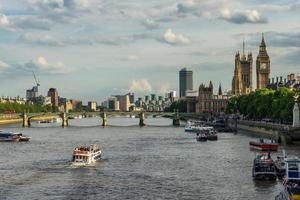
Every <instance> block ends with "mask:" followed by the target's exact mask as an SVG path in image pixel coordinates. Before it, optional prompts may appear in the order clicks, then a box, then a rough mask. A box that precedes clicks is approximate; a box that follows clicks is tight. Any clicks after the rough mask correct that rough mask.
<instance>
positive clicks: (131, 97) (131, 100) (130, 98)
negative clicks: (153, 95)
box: [128, 93, 134, 104]
mask: <svg viewBox="0 0 300 200" xmlns="http://www.w3.org/2000/svg"><path fill="white" fill-rule="evenodd" d="M128 96H129V101H130V104H134V93H128Z"/></svg>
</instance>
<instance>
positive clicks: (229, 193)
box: [0, 118, 299, 200]
mask: <svg viewBox="0 0 300 200" xmlns="http://www.w3.org/2000/svg"><path fill="white" fill-rule="evenodd" d="M138 121H139V119H138V118H136V119H131V118H109V119H108V122H109V124H111V125H113V126H112V127H108V128H102V127H101V126H100V125H101V118H86V119H75V120H70V125H71V126H70V127H69V128H65V129H63V128H61V127H60V124H43V125H41V124H33V128H28V129H22V128H20V127H19V126H16V125H13V126H11V127H6V128H5V127H2V128H3V129H7V130H13V131H22V132H24V134H26V135H29V136H31V137H32V141H30V142H28V143H0V151H1V152H2V154H1V157H0V175H1V182H0V197H1V198H0V199H209V200H220V199H226V200H227V199H228V200H229V199H249V200H250V199H251V200H252V199H254V198H256V199H259V200H260V199H261V200H271V199H272V200H273V199H274V197H275V195H276V194H278V192H279V191H280V190H281V189H282V186H281V182H280V181H276V182H262V181H260V182H258V181H253V180H252V175H251V169H252V161H253V159H254V157H255V152H251V151H250V150H249V145H248V143H249V140H250V139H251V137H250V136H248V135H243V134H240V133H239V134H237V135H234V134H231V133H221V134H219V140H218V141H208V142H203V143H200V142H196V139H195V135H194V134H191V133H185V132H184V130H183V127H180V128H175V127H172V126H169V125H171V124H172V121H171V120H170V119H164V118H147V119H146V123H147V124H150V126H147V127H143V128H140V127H138V126H137V125H138ZM128 125H130V126H129V127H126V126H128ZM41 126H44V127H41ZM51 126H53V127H51ZM55 126H56V127H55ZM83 126H86V127H83ZM160 126H166V127H160ZM46 127H48V128H46ZM92 143H96V144H98V145H99V146H100V147H101V148H102V152H103V159H102V160H101V161H100V162H97V163H96V164H95V166H88V167H79V168H78V167H76V168H74V167H72V166H71V165H70V161H71V154H72V150H73V148H74V147H76V146H79V145H85V144H92ZM285 149H286V152H287V154H288V156H299V147H297V146H289V147H286V148H285ZM278 154H281V151H279V153H277V154H274V155H273V158H276V155H278Z"/></svg>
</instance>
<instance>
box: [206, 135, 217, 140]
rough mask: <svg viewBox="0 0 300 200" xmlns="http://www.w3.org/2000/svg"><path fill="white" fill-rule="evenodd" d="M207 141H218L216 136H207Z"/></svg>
mask: <svg viewBox="0 0 300 200" xmlns="http://www.w3.org/2000/svg"><path fill="white" fill-rule="evenodd" d="M207 139H208V140H211V141H215V140H218V136H217V135H209V136H207Z"/></svg>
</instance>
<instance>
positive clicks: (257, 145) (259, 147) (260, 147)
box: [249, 141, 278, 151]
mask: <svg viewBox="0 0 300 200" xmlns="http://www.w3.org/2000/svg"><path fill="white" fill-rule="evenodd" d="M249 145H250V147H251V148H253V149H257V150H260V151H277V149H278V144H277V143H272V144H266V143H259V142H253V141H250V142H249Z"/></svg>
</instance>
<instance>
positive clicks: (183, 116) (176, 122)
mask: <svg viewBox="0 0 300 200" xmlns="http://www.w3.org/2000/svg"><path fill="white" fill-rule="evenodd" d="M79 115H82V116H85V117H86V116H99V117H101V118H102V124H101V125H102V127H107V126H108V117H113V116H135V117H138V118H139V126H140V127H143V126H146V122H145V118H146V117H149V116H153V117H166V118H170V119H172V120H173V126H180V120H188V119H190V118H193V119H203V117H204V118H205V117H208V115H207V114H204V113H179V112H144V111H140V112H138V111H132V112H72V113H66V112H63V113H27V112H24V113H22V114H19V116H20V117H21V118H22V119H23V120H22V121H23V127H24V128H26V127H30V126H31V121H32V120H36V119H38V118H45V117H47V118H51V117H52V118H58V117H60V118H62V127H64V128H65V127H68V126H69V118H72V117H74V116H79Z"/></svg>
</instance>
